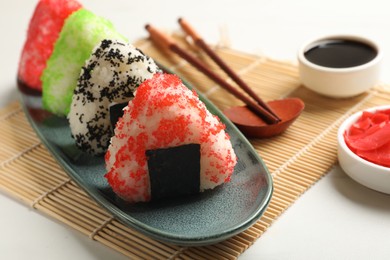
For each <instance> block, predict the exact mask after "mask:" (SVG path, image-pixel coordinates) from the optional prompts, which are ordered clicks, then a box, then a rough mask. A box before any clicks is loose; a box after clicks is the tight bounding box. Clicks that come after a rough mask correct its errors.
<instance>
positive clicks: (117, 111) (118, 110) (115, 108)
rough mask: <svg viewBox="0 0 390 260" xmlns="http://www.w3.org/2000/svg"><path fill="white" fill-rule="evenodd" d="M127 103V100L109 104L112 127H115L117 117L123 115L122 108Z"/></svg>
mask: <svg viewBox="0 0 390 260" xmlns="http://www.w3.org/2000/svg"><path fill="white" fill-rule="evenodd" d="M128 104H129V102H123V103H118V104H112V105H110V107H109V109H110V123H111V127H112V129H115V125H116V123H117V122H118V120H119V118H121V117H122V116H123V109H124V108H125V107H126V106H127V105H128Z"/></svg>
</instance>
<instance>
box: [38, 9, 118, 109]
mask: <svg viewBox="0 0 390 260" xmlns="http://www.w3.org/2000/svg"><path fill="white" fill-rule="evenodd" d="M103 39H119V40H124V38H123V36H121V35H120V34H119V33H118V32H117V31H115V29H114V27H113V25H112V23H111V22H110V21H108V20H106V19H104V18H102V17H99V16H97V15H95V14H93V13H92V12H90V11H87V10H85V9H80V10H78V11H76V12H74V13H73V14H71V15H70V16H69V17H68V19H67V20H66V21H65V24H64V26H63V29H62V31H61V33H60V36H59V38H58V40H57V42H56V43H55V45H54V50H53V53H52V55H51V56H50V58H49V60H48V61H47V66H46V69H45V70H44V71H43V74H42V78H41V79H42V102H43V107H44V108H45V109H46V110H48V111H50V112H52V113H53V114H56V115H58V116H65V115H67V114H68V113H69V110H70V104H71V103H72V96H73V91H74V89H75V88H76V85H77V79H78V78H79V76H80V70H81V67H82V66H83V65H84V63H85V61H86V60H87V59H88V58H89V56H90V55H91V53H92V50H93V48H94V47H95V46H96V45H97V44H98V43H99V42H100V41H102V40H103Z"/></svg>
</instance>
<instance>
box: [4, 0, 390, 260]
mask: <svg viewBox="0 0 390 260" xmlns="http://www.w3.org/2000/svg"><path fill="white" fill-rule="evenodd" d="M81 2H82V3H83V4H84V6H85V7H87V8H88V9H89V10H91V11H93V12H95V13H97V14H99V15H101V16H104V17H106V18H108V19H110V20H111V21H112V22H113V23H114V24H115V26H116V28H117V29H118V30H119V31H120V32H122V33H123V34H125V35H126V36H127V37H128V38H129V40H130V41H135V40H137V39H138V38H141V37H146V36H147V33H146V31H145V30H144V25H145V24H146V23H151V24H154V25H156V26H158V27H160V28H164V29H168V30H178V29H179V26H178V25H177V23H176V20H177V18H178V17H181V16H182V17H185V18H187V19H188V20H189V21H190V22H191V23H192V24H193V25H194V26H195V27H196V29H197V30H198V31H199V32H200V33H201V34H202V35H203V37H204V38H205V39H206V41H207V42H209V43H214V44H215V43H217V42H218V41H219V39H220V38H221V37H220V35H221V31H223V32H227V35H228V38H229V40H230V45H231V47H232V48H234V49H237V50H241V51H244V52H248V53H256V54H264V55H267V56H269V57H272V58H275V59H280V60H288V61H293V62H295V61H296V52H297V49H298V48H299V46H300V45H301V44H302V43H303V42H305V41H306V40H308V39H311V38H313V37H316V36H320V35H324V34H339V33H348V34H358V35H363V36H368V37H370V38H372V39H374V40H376V41H377V42H378V43H380V44H381V46H382V47H383V50H384V52H385V55H384V61H383V73H382V79H381V80H382V82H385V83H390V50H389V48H390V32H389V28H390V8H389V7H388V1H385V0H382V1H380V0H370V1H356V0H346V1H343V0H327V1H311V0H297V1H287V0H273V1H271V0H253V1H249V0H241V1H233V0H218V1H217V0H214V1H204V0H197V1H191V2H190V1H178V0H175V1H157V0H156V1H151V0H142V1H128V0H113V1H92V0H81ZM35 4H36V1H31V0H30V1H25V0H13V1H7V2H5V1H4V0H1V2H0V33H1V40H0V47H1V48H0V54H1V55H0V106H1V107H2V106H5V105H6V104H8V103H9V102H11V101H12V100H15V99H17V92H16V84H15V76H16V71H17V63H18V59H19V54H20V50H21V48H22V45H23V42H24V39H25V32H26V29H27V25H28V21H29V18H30V16H31V14H32V12H33V9H34V6H35ZM222 10H223V11H222ZM0 209H1V210H0V211H1V214H0V259H75V260H76V259H125V257H124V256H123V255H121V254H119V253H117V252H115V251H114V250H112V249H110V248H107V247H105V246H104V245H101V244H99V243H97V242H95V241H92V240H90V239H89V238H88V237H86V236H84V235H83V234H81V233H79V232H78V231H75V230H72V229H71V228H69V227H67V226H65V225H64V224H62V223H60V222H59V221H56V220H54V219H52V218H50V217H47V216H45V215H44V214H41V213H40V212H38V211H36V210H31V209H29V208H28V207H27V206H26V205H24V204H22V203H21V202H19V201H17V200H15V199H13V198H11V197H9V196H7V195H6V194H5V193H4V192H1V191H0ZM240 258H241V259H390V195H385V194H381V193H378V192H375V191H372V190H369V189H367V188H365V187H363V186H361V185H360V184H357V183H356V182H354V181H353V180H352V179H350V178H349V177H348V176H347V175H346V174H345V173H344V172H342V170H340V168H339V167H337V166H336V167H335V168H334V169H333V170H332V171H331V172H330V173H329V174H328V175H326V176H325V177H324V178H323V179H321V180H320V181H319V182H318V183H316V184H315V185H314V186H313V187H312V188H310V189H309V190H308V191H307V192H306V193H304V194H303V195H302V196H301V198H299V200H298V201H297V202H296V203H294V204H293V206H292V207H290V208H289V209H288V210H287V211H286V212H284V213H283V214H282V215H281V216H280V217H279V219H277V221H275V223H273V224H272V226H271V227H270V228H269V229H268V230H267V231H266V232H265V233H264V235H263V236H262V237H261V238H260V239H259V240H258V241H257V242H256V243H255V244H254V245H253V246H251V247H250V248H249V249H248V250H247V251H246V252H245V253H244V254H243V255H242V256H241V257H240Z"/></svg>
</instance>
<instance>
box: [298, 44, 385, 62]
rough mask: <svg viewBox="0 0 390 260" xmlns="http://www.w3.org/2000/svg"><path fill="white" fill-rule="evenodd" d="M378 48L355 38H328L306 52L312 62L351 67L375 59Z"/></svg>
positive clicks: (307, 57)
mask: <svg viewBox="0 0 390 260" xmlns="http://www.w3.org/2000/svg"><path fill="white" fill-rule="evenodd" d="M377 54H378V53H377V50H376V49H375V48H373V47H372V46H370V45H368V44H364V43H362V42H358V41H353V40H326V41H322V42H319V43H318V44H317V45H316V46H314V47H313V48H311V49H309V50H307V51H306V52H305V57H306V59H308V60H309V61H311V62H312V63H315V64H317V65H320V66H324V67H329V68H349V67H355V66H359V65H363V64H365V63H367V62H369V61H371V60H373V59H374V58H375V57H376V55H377Z"/></svg>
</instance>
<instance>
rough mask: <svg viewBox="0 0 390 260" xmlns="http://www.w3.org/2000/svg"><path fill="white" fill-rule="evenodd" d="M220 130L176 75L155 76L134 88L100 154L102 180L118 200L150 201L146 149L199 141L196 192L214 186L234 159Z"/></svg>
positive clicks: (227, 176)
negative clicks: (198, 187) (103, 167)
mask: <svg viewBox="0 0 390 260" xmlns="http://www.w3.org/2000/svg"><path fill="white" fill-rule="evenodd" d="M224 129H225V125H224V124H223V123H221V122H220V120H219V118H218V117H216V116H214V115H212V114H211V113H210V112H209V111H208V110H207V109H206V106H205V105H204V104H203V103H202V102H201V101H200V100H199V98H198V95H197V93H196V92H195V91H191V90H189V89H188V88H187V87H186V86H184V85H183V84H182V82H181V80H180V79H179V78H178V77H177V76H175V75H170V74H155V75H154V77H153V78H152V79H150V80H146V81H145V82H144V83H142V84H141V85H140V86H139V88H138V89H137V91H136V94H135V98H134V99H133V100H131V101H130V102H129V105H128V106H127V107H126V108H125V110H124V115H123V117H122V118H121V119H119V121H118V123H117V125H116V128H115V136H114V137H113V138H112V139H111V145H110V147H109V150H108V152H107V153H106V156H105V159H106V165H107V166H106V167H107V171H108V173H107V174H106V175H105V177H106V178H107V180H108V182H109V184H110V185H111V187H112V188H113V190H114V192H115V193H116V194H117V195H118V196H120V197H121V198H123V199H125V200H127V201H129V202H137V201H149V200H150V199H151V198H150V184H149V175H148V169H147V158H146V155H145V151H146V150H152V149H158V148H168V147H174V146H178V145H183V144H189V143H199V144H200V145H201V191H202V190H204V189H210V188H214V187H215V186H217V185H219V184H222V183H224V182H228V181H230V178H231V175H232V173H233V171H234V166H235V164H236V161H237V158H236V155H235V153H234V150H233V149H232V146H231V143H230V141H229V139H230V138H229V136H228V134H227V133H226V132H225V131H224Z"/></svg>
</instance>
